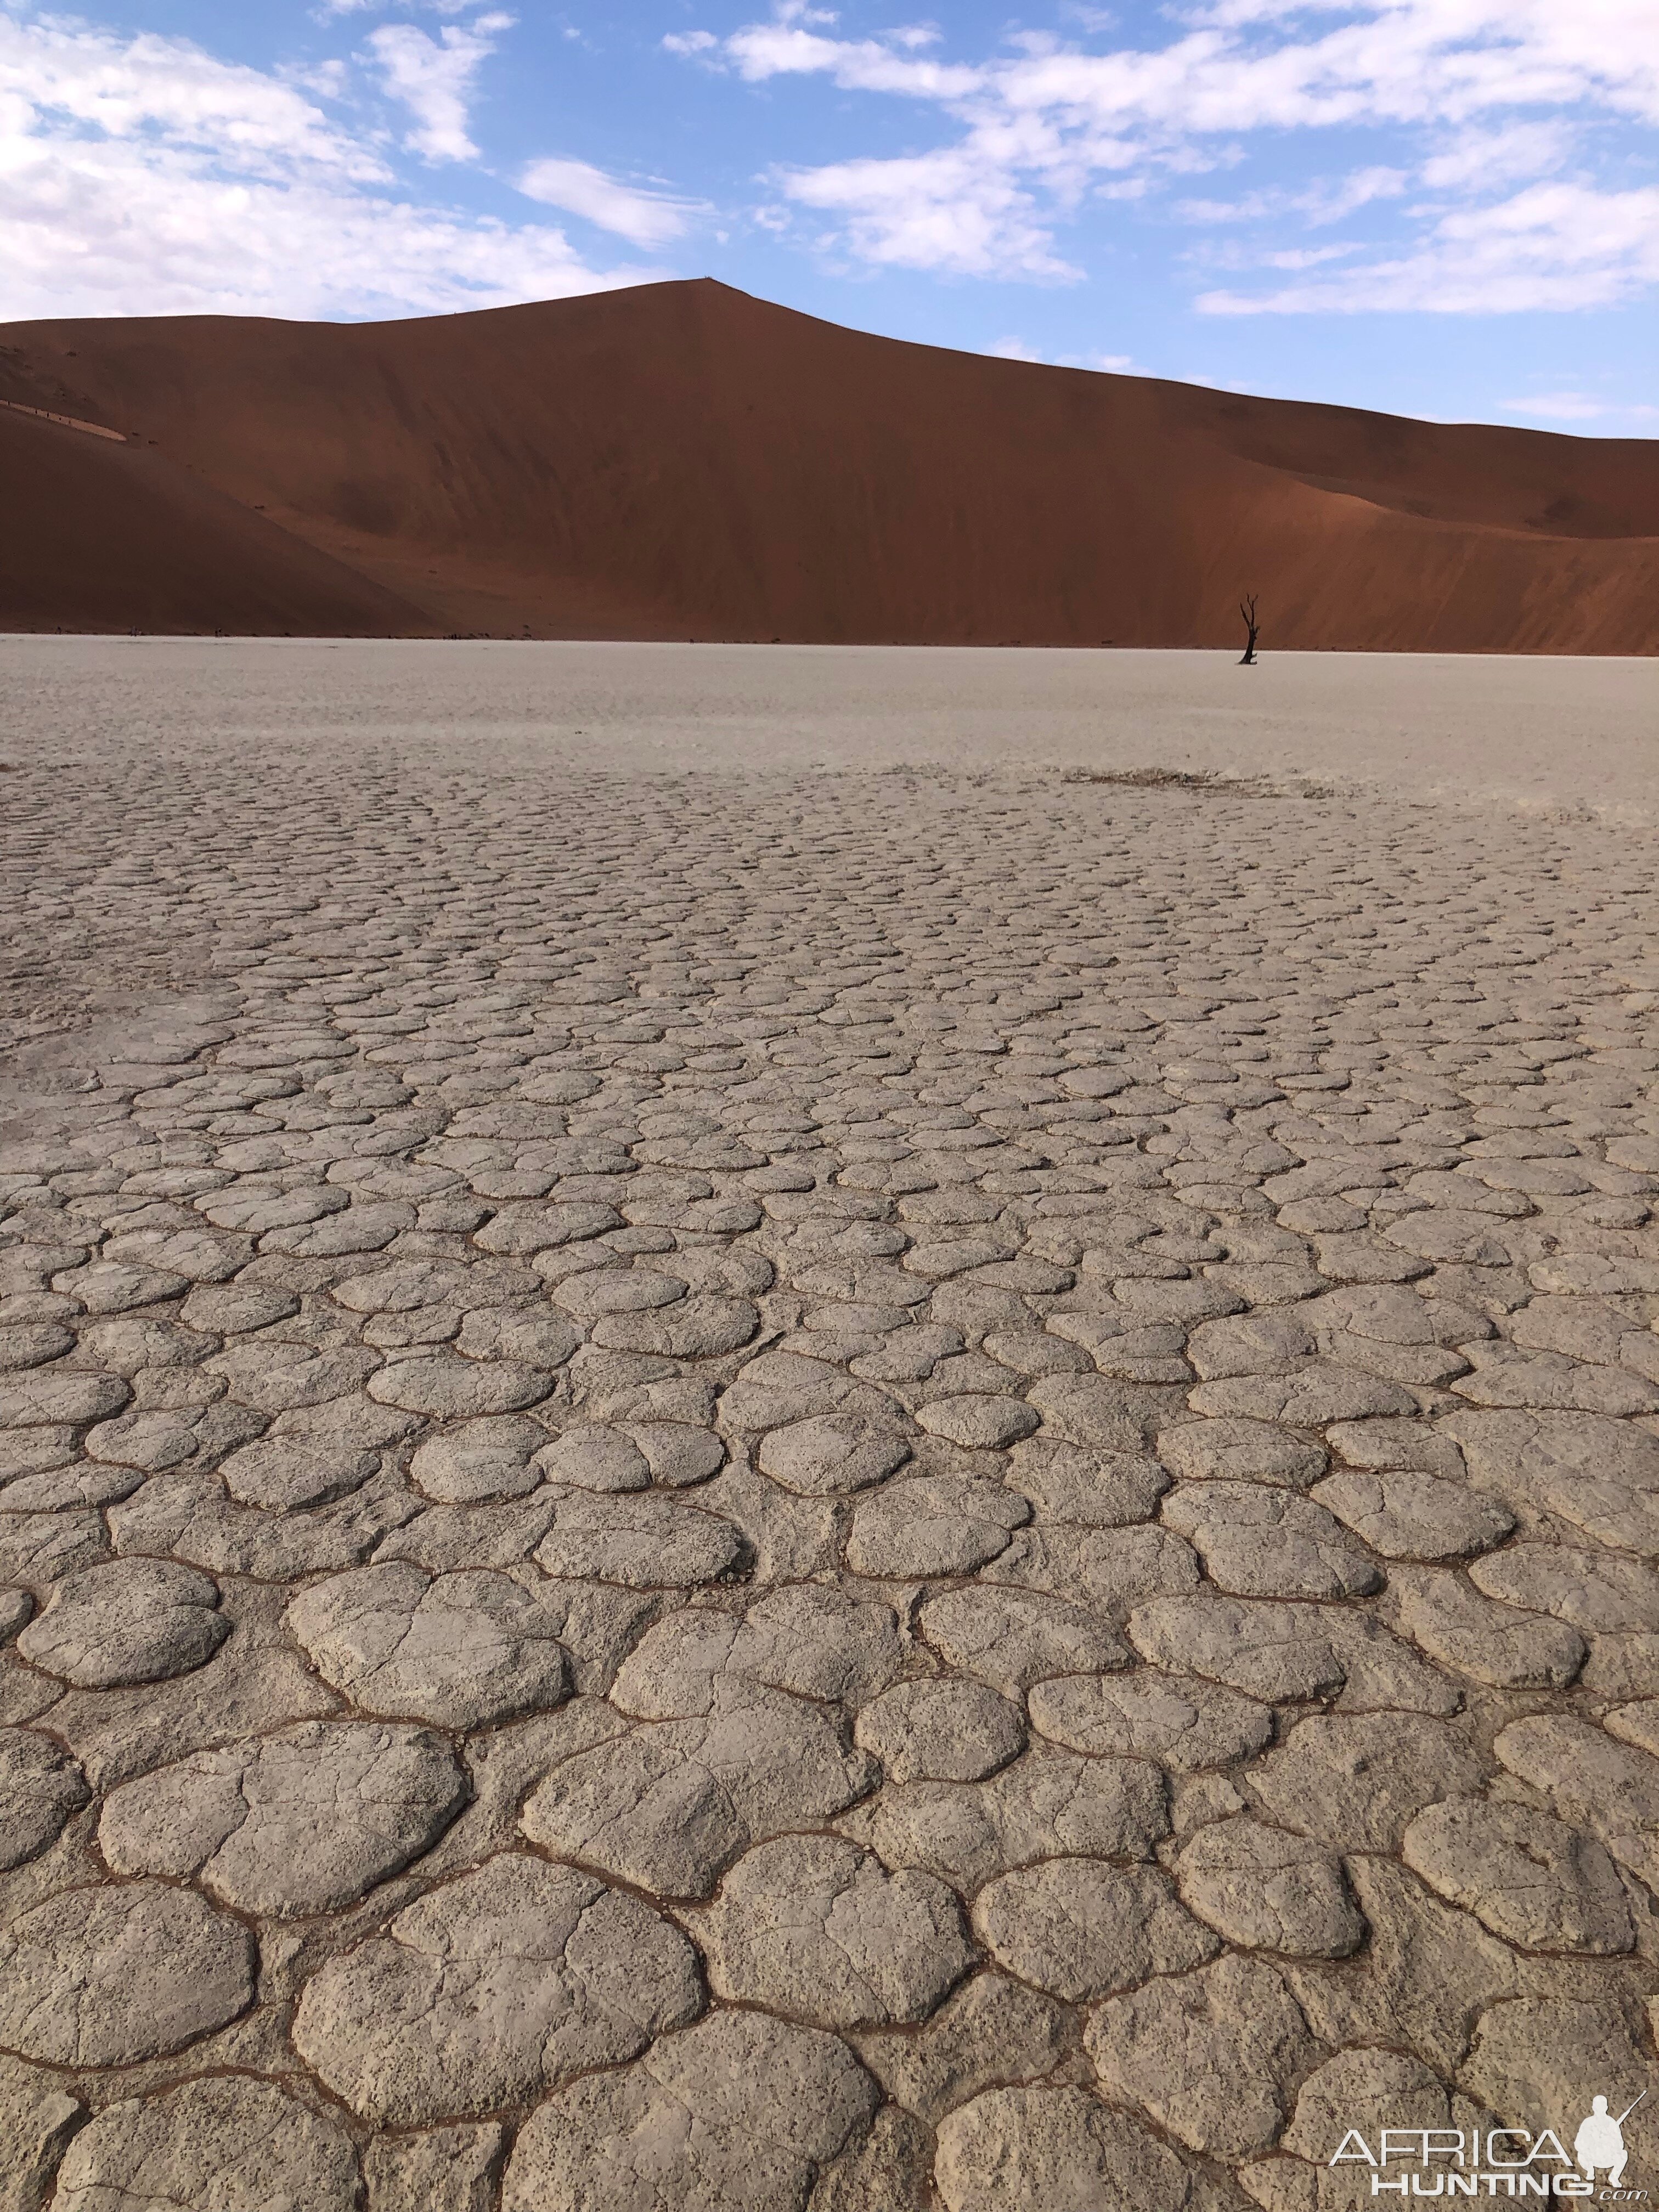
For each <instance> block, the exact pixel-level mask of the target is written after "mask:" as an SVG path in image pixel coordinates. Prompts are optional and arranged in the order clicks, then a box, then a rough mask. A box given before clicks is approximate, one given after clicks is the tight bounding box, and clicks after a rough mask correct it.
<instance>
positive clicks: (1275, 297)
mask: <svg viewBox="0 0 1659 2212" xmlns="http://www.w3.org/2000/svg"><path fill="white" fill-rule="evenodd" d="M1656 284H1659V187H1655V186H1648V187H1646V188H1644V189H1643V190H1640V191H1626V192H1601V191H1594V190H1593V189H1591V188H1590V187H1589V186H1588V185H1577V184H1546V185H1532V186H1530V187H1528V190H1526V191H1522V192H1518V193H1516V194H1515V195H1514V196H1513V197H1511V198H1510V199H1507V200H1505V201H1503V202H1502V203H1501V204H1498V206H1495V207H1486V208H1475V209H1469V210H1459V211H1457V212H1456V213H1454V214H1450V215H1446V216H1441V217H1440V219H1439V220H1438V221H1437V222H1436V223H1435V224H1434V226H1433V228H1432V229H1431V233H1430V234H1429V236H1428V237H1427V238H1426V239H1425V240H1424V241H1423V243H1422V244H1421V245H1420V246H1418V247H1416V249H1415V250H1413V251H1412V252H1407V253H1404V254H1398V255H1391V256H1388V257H1386V258H1373V259H1370V260H1368V261H1367V262H1365V263H1364V264H1362V265H1360V266H1358V267H1355V268H1351V269H1348V270H1344V271H1343V273H1342V274H1341V275H1340V276H1331V277H1323V278H1321V279H1319V280H1318V281H1317V282H1316V283H1311V284H1299V285H1291V286H1288V287H1286V288H1285V289H1282V290H1280V291H1277V292H1268V293H1256V294H1249V293H1247V294H1239V293H1235V292H1210V293H1206V294H1204V295H1201V296H1200V299H1199V301H1198V302H1197V305H1198V307H1200V310H1201V311H1203V312H1204V313H1208V314H1216V315H1255V314H1310V313H1324V314H1331V313H1336V314H1355V313H1431V314H1472V313H1479V314H1506V313H1522V312H1525V311H1530V312H1533V313H1537V312H1539V311H1548V310H1552V309H1554V310H1573V309H1580V308H1586V307H1613V306H1616V305H1617V304H1618V303H1619V302H1620V301H1624V300H1628V299H1631V298H1632V297H1634V296H1635V295H1637V294H1638V292H1641V291H1644V290H1645V289H1648V288H1650V287H1651V286H1653V285H1656Z"/></svg>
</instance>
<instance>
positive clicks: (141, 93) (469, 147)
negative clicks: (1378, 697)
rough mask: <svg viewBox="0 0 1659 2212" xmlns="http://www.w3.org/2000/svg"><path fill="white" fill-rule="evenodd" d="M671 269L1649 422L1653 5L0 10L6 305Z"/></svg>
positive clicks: (1028, 347)
mask: <svg viewBox="0 0 1659 2212" xmlns="http://www.w3.org/2000/svg"><path fill="white" fill-rule="evenodd" d="M677 276H716V277H719V278H720V280H721V281H722V282H724V283H729V284H734V285H737V286H739V287H740V288H741V289H744V290H745V291H749V292H753V293H756V294H758V295H761V296H763V297H764V298H767V299H770V300H775V301H780V302H781V303H783V304H784V305H786V306H788V307H797V308H799V309H802V310H803V311H805V312H806V313H811V314H815V315H821V316H823V317H825V318H827V319H829V320H831V321H834V322H838V323H844V324H850V325H854V326H856V327H858V328H860V329H863V330H869V331H878V332H882V333H884V334H886V335H888V336H891V337H902V338H909V339H915V340H919V341H921V342H923V343H928V344H933V345H942V346H950V347H955V348H958V349H964V350H967V351H970V352H976V353H993V354H1004V355H1008V356H1013V357H1016V358H1019V359H1026V360H1032V361H1045V362H1060V363H1063V364H1065V365H1067V366H1070V367H1073V368H1085V369H1093V370H1108V371H1119V372H1124V373H1128V374H1148V375H1153V376H1160V377H1172V378H1177V379H1181V380H1186V381H1189V382H1197V383H1206V384H1212V385H1215V386H1221V387H1225V388H1231V389H1237V390H1239V391H1247V392H1262V393H1267V394H1268V395H1271V396H1275V397H1282V398H1299V399H1322V400H1328V401H1332V402H1335V403H1339V404H1344V405H1349V406H1358V407H1369V408H1378V409H1383V410H1388V411H1390V412H1395V413H1400V414H1408V415H1416V416H1426V417H1429V418H1431V419H1437V420H1442V421H1481V422H1513V423H1517V424H1523V425H1528V426H1530V427H1532V428H1541V429H1553V430H1557V431H1562V432H1566V433H1569V434H1571V435H1590V436H1624V437H1632V436H1635V437H1654V436H1659V0H1312V4H1304V3H1303V0H1195V4H1181V3H1180V0H1174V3H1173V4H1168V5H1163V6H1158V5H1152V4H1147V0H1126V4H1122V5H1119V6H1113V7H1105V6H1096V5H1092V4H1087V0H1031V4H1030V5H1029V6H1028V7H1026V8H1025V9H1023V10H1022V11H1020V12H1016V13H1009V12H1007V11H1006V10H1005V9H1002V8H1000V7H996V6H991V5H982V4H980V0H954V3H953V4H945V5H943V6H941V7H939V8H938V9H937V10H936V12H935V13H934V14H933V15H911V14H909V13H908V11H907V9H906V5H905V0H892V4H885V0H848V4H847V5H844V6H842V7H841V8H840V9H829V8H819V7H816V6H812V5H810V4H807V0H607V4H606V5H605V6H603V7H599V6H592V5H589V4H587V0H569V4H568V5H548V4H545V0H401V4H389V3H388V0H258V4H257V5H255V4H252V0H100V4H94V7H93V8H92V9H91V10H90V11H89V12H86V13H77V14H69V13H65V12H61V11H58V10H56V9H50V10H49V9H43V8H40V7H36V6H33V5H31V4H28V0H0V319H3V320H12V319H33V318H37V317H48V316H54V315H77V316H78V315H139V314H182V313H228V314H262V315H277V316H285V317H295V318H306V319H346V320H356V319H369V318H380V317H387V316H404V315H422V314H445V313H453V312H455V311H457V310H461V309H466V308H471V307H492V306H499V305H504V304H506V303H508V302H511V301H520V300H532V299H550V298H558V297H564V296H568V295H573V294H576V293H581V292H591V291H596V290H601V289H607V288H610V287H614V286H619V285H625V284H633V283H644V282H653V281H658V280H660V279H663V278H667V277H677Z"/></svg>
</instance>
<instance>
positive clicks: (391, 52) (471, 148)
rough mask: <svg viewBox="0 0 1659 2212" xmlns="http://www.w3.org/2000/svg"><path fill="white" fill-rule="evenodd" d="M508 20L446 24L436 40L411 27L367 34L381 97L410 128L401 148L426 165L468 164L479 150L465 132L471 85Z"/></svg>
mask: <svg viewBox="0 0 1659 2212" xmlns="http://www.w3.org/2000/svg"><path fill="white" fill-rule="evenodd" d="M512 27H513V18H512V16H511V15H480V16H478V17H477V18H476V19H475V21H472V22H471V23H470V24H467V25H465V26H463V25H461V24H459V23H446V24H445V25H444V27H443V28H442V29H441V31H440V32H439V33H438V35H437V37H436V38H435V39H434V38H432V37H429V36H428V33H426V32H425V31H422V30H420V29H417V28H416V26H415V25H414V24H413V23H386V24H382V26H381V27H380V29H379V30H378V31H371V32H370V33H369V34H368V48H369V51H370V52H371V53H372V54H373V55H374V59H375V61H376V63H377V64H379V66H380V81H381V84H382V86H383V87H384V88H385V90H386V93H387V94H389V95H390V97H391V98H392V99H393V100H398V101H400V102H401V103H402V105H403V106H405V107H406V108H407V109H408V110H409V112H410V115H411V116H412V117H413V118H414V122H415V127H414V129H413V130H412V131H410V133H409V135H408V137H406V138H405V139H404V144H405V145H406V146H407V147H408V148H409V149H410V152H411V153H414V154H419V155H422V156H423V158H424V159H425V160H427V161H476V160H477V154H478V149H477V147H476V146H475V145H474V144H473V143H472V140H471V137H470V135H469V133H468V130H467V111H468V108H469V106H470V105H471V98H472V89H473V80H474V78H475V77H476V76H477V73H478V70H479V69H480V67H481V66H482V65H483V63H484V62H485V61H487V60H488V59H489V56H490V55H491V54H493V53H494V52H495V34H496V33H498V32H501V31H507V30H511V28H512Z"/></svg>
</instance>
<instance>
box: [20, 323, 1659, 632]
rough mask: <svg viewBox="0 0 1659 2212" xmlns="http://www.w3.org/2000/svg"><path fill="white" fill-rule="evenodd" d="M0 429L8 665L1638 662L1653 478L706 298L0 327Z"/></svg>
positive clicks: (1521, 434)
mask: <svg viewBox="0 0 1659 2212" xmlns="http://www.w3.org/2000/svg"><path fill="white" fill-rule="evenodd" d="M0 399H3V400H6V401H9V402H10V403H11V404H10V405H9V406H8V407H5V408H0V465H3V470H4V474H5V479H6V482H7V484H8V489H9V499H10V501H11V504H12V508H13V512H14V514H15V516H16V517H17V518H18V520H19V523H20V527H18V528H16V529H15V531H14V532H10V533H9V544H8V546H7V548H6V549H5V550H3V552H0V626H3V627H5V628H9V629H55V628H58V627H62V628H64V629H126V628H131V627H138V628H141V629H153V630H167V631H179V632H191V631H204V630H212V629H218V628H222V629H227V630H241V631H246V632H254V633H272V632H274V633H278V634H280V633H282V632H283V631H293V632H295V634H299V633H301V632H302V631H310V632H312V633H313V634H319V635H434V634H443V633H446V632H453V631H462V632H469V633H483V634H488V635H497V636H525V635H529V636H539V637H638V638H680V639H684V638H723V639H761V640H771V639H775V638H776V639H786V640H793V641H823V642H854V641H873V642H886V641H891V642H896V643H915V644H934V643H938V644H943V643H953V644H1009V643H1024V644H1027V645H1038V644H1054V645H1099V644H1115V645H1124V646H1128V645H1135V646H1194V645H1199V646H1203V645H1232V644H1235V643H1237V644H1240V645H1242V643H1243V635H1242V632H1241V630H1240V627H1239V622H1238V616H1237V602H1238V599H1239V595H1240V593H1241V592H1255V593H1257V594H1258V595H1259V599H1260V604H1261V621H1262V647H1263V649H1264V650H1267V651H1272V650H1274V649H1279V650H1284V649H1288V648H1298V649H1314V648H1318V647H1342V648H1376V649H1394V650H1414V651H1425V652H1426V651H1434V652H1531V653H1651V652H1654V651H1659V441H1645V440H1627V441H1617V440H1607V439H1582V438H1571V437H1562V436H1558V435H1552V434H1547V433H1542V432H1538V431H1529V430H1518V429H1507V428H1488V427H1483V426H1479V425H1466V424H1437V423H1427V422H1413V421H1408V420H1404V419H1401V418H1396V417H1393V416H1382V415H1371V414H1365V413H1362V412H1360V411H1358V410H1353V409H1347V408H1338V407H1323V406H1316V405H1310V404H1301V403H1295V402H1290V401H1283V400H1267V399H1252V398H1241V397H1238V396H1237V395H1235V394H1232V393H1228V392H1215V391H1212V390H1208V389H1206V388H1200V387H1197V386H1186V385H1178V384H1168V383H1160V382H1158V381H1155V380H1152V379H1150V378H1137V377H1123V376H1110V375H1100V374H1091V373H1089V372H1085V371H1080V370H1070V369H1060V368H1045V367H1037V366H1033V365H1031V364H1029V363H1024V362H1007V361H1002V360H997V359H990V358H987V357H984V356H977V355H971V354H961V353H952V352H948V351H945V350H942V349H938V348H934V347H928V346H919V345H911V344H907V343H901V342H899V341H896V340H894V339H890V338H882V337H871V336H869V335H866V334H865V333H863V332H860V331H849V330H843V329H841V328H840V327H838V326H836V325H833V324H828V323H823V322H818V321H816V320H814V319H811V317H809V316H805V315H800V314H797V313H793V311H791V310H789V309H787V308H782V307H773V306H770V305H769V304H767V303H766V302H764V301H758V300H755V299H751V298H750V297H749V296H748V295H745V294H743V293H739V292H735V291H732V290H731V289H729V288H727V287H726V286H724V285H720V284H718V283H713V282H711V281H708V280H697V281H695V282H690V283H669V284H657V285H646V286H641V287H640V288H638V289H635V290H631V291H624V292H612V293H606V294H602V295H595V296H592V297H589V298H586V299H575V300H564V301H551V302H546V303H542V304H538V305H532V306H528V307H507V308H501V309H495V310H490V311H488V312H483V313H475V314H466V315H454V316H446V317H438V318H433V319H424V320H415V321H402V322H393V323H380V324H355V325H352V324H302V323H283V322H272V321H265V320H261V319H252V318H233V317H215V316H176V317H166V318H155V319H135V320H97V321H78V322H69V321H64V322H42V323H29V324H13V325H9V326H6V327H4V328H3V329H0ZM28 410H40V412H39V413H31V412H30V411H28ZM42 413H44V414H55V415H58V416H73V417H74V418H76V424H77V425H87V426H92V427H97V428H106V429H109V430H113V431H116V432H118V433H120V434H122V441H120V442H118V441H117V440H115V439H112V438H103V439H95V440H94V439H90V438H87V437H84V436H82V435H77V431H76V429H75V428H70V427H68V426H66V425H64V423H62V422H51V421H46V420H43V419H41V414H42Z"/></svg>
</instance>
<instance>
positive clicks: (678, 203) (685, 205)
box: [519, 158, 705, 246]
mask: <svg viewBox="0 0 1659 2212" xmlns="http://www.w3.org/2000/svg"><path fill="white" fill-rule="evenodd" d="M519 190H520V191H521V192H523V193H524V194H525V196H526V197H527V198H529V199H532V200H541V201H543V202H544V204H546V205H547V206H549V207H556V208H562V209H563V210H564V211H565V213H566V214H567V215H579V216H581V217H582V218H583V219H584V220H585V221H586V222H592V223H597V224H598V226H599V228H600V229H601V230H609V231H614V232H615V233H616V234H617V237H618V238H625V239H628V240H629V241H630V242H631V243H632V244H633V245H635V246H666V245H667V244H668V243H669V242H670V240H672V239H676V238H679V237H682V236H683V235H684V232H685V229H686V227H687V225H688V223H689V222H690V220H691V218H692V217H693V216H696V215H701V214H702V213H704V212H705V209H704V207H703V204H702V202H700V201H696V200H683V199H676V198H675V197H673V196H672V195H671V193H667V192H661V191H645V190H641V188H640V187H639V186H638V185H625V184H623V183H621V182H620V181H619V180H618V179H617V178H615V177H608V176H607V175H606V174H605V171H604V170H603V169H595V168H592V167H590V166H589V164H588V163H587V162H586V161H560V160H557V159H553V158H550V159H548V160H545V161H532V163H531V164H530V166H529V167H528V168H527V169H526V170H525V172H524V173H523V174H522V175H521V176H520V179H519Z"/></svg>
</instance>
